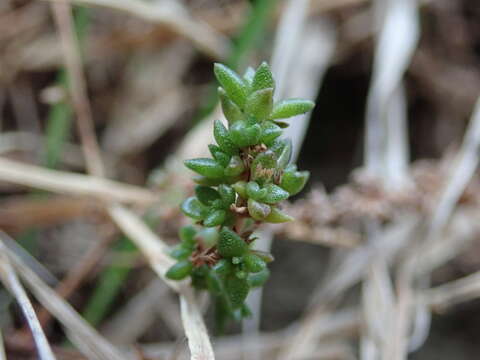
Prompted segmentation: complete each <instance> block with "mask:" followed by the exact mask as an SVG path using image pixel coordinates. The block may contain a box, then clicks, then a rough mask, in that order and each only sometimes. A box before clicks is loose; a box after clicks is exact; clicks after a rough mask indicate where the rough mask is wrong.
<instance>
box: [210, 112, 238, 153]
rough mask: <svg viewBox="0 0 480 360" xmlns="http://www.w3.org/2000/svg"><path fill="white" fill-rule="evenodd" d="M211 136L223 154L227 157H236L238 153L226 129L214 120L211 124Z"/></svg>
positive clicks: (218, 121)
mask: <svg viewBox="0 0 480 360" xmlns="http://www.w3.org/2000/svg"><path fill="white" fill-rule="evenodd" d="M213 136H214V137H215V141H216V142H217V144H218V146H220V148H221V149H222V151H223V152H225V153H227V154H228V155H236V154H237V153H238V147H237V146H236V145H235V144H234V143H233V142H232V139H231V138H230V134H229V133H228V130H227V128H226V127H225V126H224V125H223V124H222V122H221V121H220V120H215V122H214V123H213Z"/></svg>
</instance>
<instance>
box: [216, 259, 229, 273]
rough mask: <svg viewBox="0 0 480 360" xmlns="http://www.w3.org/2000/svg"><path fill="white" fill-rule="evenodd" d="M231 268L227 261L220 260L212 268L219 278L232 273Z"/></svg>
mask: <svg viewBox="0 0 480 360" xmlns="http://www.w3.org/2000/svg"><path fill="white" fill-rule="evenodd" d="M232 269H233V266H232V263H231V262H230V261H228V260H227V259H220V260H219V261H218V262H217V263H216V264H215V265H214V266H213V268H212V270H213V271H215V272H216V273H217V274H219V275H220V276H226V275H229V274H230V273H231V272H232Z"/></svg>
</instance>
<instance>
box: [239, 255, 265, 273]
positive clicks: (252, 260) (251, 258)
mask: <svg viewBox="0 0 480 360" xmlns="http://www.w3.org/2000/svg"><path fill="white" fill-rule="evenodd" d="M243 258H244V263H245V267H246V268H247V270H248V271H249V272H251V273H258V272H260V271H262V270H263V269H265V267H266V266H267V264H266V263H265V261H263V260H262V259H261V258H260V257H258V256H257V255H255V254H246V255H244V256H243Z"/></svg>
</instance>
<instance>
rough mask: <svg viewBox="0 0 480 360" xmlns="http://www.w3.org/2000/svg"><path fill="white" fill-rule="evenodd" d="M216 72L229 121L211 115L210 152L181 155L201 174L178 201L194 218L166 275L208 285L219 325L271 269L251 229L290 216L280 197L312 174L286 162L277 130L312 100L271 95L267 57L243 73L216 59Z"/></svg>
mask: <svg viewBox="0 0 480 360" xmlns="http://www.w3.org/2000/svg"><path fill="white" fill-rule="evenodd" d="M214 72H215V76H216V78H217V80H218V82H219V83H220V85H221V87H219V88H218V93H219V96H220V101H221V104H222V109H223V113H224V114H225V117H226V119H227V121H228V128H227V127H225V126H224V125H223V123H222V122H221V121H219V120H217V121H215V123H214V126H213V134H214V137H215V141H216V143H217V144H216V145H215V144H211V145H209V150H210V153H211V155H212V158H198V159H191V160H186V161H185V166H186V167H187V168H189V169H191V170H193V171H194V172H196V173H197V174H198V176H196V177H195V178H194V181H195V182H196V183H197V186H196V187H195V196H192V197H190V198H188V199H186V200H185V201H184V202H183V203H182V205H181V209H182V211H183V213H184V214H185V215H187V216H189V217H190V218H192V219H193V220H194V223H195V224H194V225H190V226H186V227H183V228H181V229H180V239H181V243H180V244H178V245H177V246H176V247H175V248H174V249H173V250H172V252H171V256H172V257H173V258H175V259H176V260H178V261H177V263H176V264H175V265H173V266H172V267H171V268H170V269H169V270H168V272H167V274H166V276H167V277H168V278H170V279H172V280H182V279H184V278H186V277H188V276H190V277H191V280H192V285H193V286H194V287H195V288H198V289H206V290H208V291H209V292H210V293H211V295H212V296H213V298H214V299H215V300H216V301H215V302H216V318H217V324H218V325H219V326H220V327H223V325H224V324H225V322H226V321H227V320H228V319H235V320H240V319H241V318H243V317H245V316H248V314H249V310H248V308H247V307H246V305H245V303H244V301H245V299H246V297H247V295H248V292H249V290H250V289H251V288H254V287H258V286H262V285H263V283H264V282H265V281H266V280H267V278H268V276H269V270H268V268H267V263H268V262H270V261H272V260H273V258H272V256H271V255H270V254H269V253H264V252H261V251H257V250H255V249H254V248H253V246H252V245H253V243H254V241H255V236H254V230H255V229H256V228H257V227H258V226H259V225H261V224H262V223H283V222H287V221H291V220H293V218H292V217H290V216H289V215H287V214H285V213H284V212H283V211H282V210H281V208H280V205H279V204H280V203H281V202H282V201H283V200H286V199H288V197H289V196H292V195H295V194H297V193H298V192H299V191H300V190H302V188H303V187H304V185H305V183H306V182H307V180H308V177H309V173H308V172H307V171H297V167H296V166H295V165H293V164H289V161H290V157H291V154H292V144H291V141H290V140H289V139H281V138H280V136H281V135H282V129H283V128H285V127H287V126H288V124H287V123H286V122H283V121H280V119H285V118H289V117H292V116H295V115H299V114H303V113H305V112H307V111H309V110H311V109H312V108H313V106H314V103H313V102H312V101H309V100H302V99H288V100H282V101H278V102H275V103H274V101H273V95H274V90H275V81H274V79H273V76H272V73H271V71H270V68H269V66H268V65H267V63H262V64H261V65H260V66H259V67H258V69H257V70H254V69H252V68H249V69H248V70H247V72H246V73H245V75H244V76H243V77H240V76H239V75H238V74H236V73H235V72H234V71H233V70H231V69H229V68H228V67H226V66H224V65H221V64H215V67H214Z"/></svg>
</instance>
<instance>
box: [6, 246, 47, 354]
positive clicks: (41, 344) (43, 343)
mask: <svg viewBox="0 0 480 360" xmlns="http://www.w3.org/2000/svg"><path fill="white" fill-rule="evenodd" d="M7 251H8V249H7V248H6V247H5V245H3V242H0V278H1V279H2V282H3V284H4V285H5V287H6V288H7V289H9V291H10V292H11V294H12V295H13V297H15V299H16V301H17V302H18V304H19V305H20V308H21V309H22V312H23V315H24V316H25V318H26V319H27V323H28V325H29V327H30V329H31V331H32V336H33V339H34V341H35V344H36V346H37V349H38V356H39V358H40V360H55V356H54V355H53V352H52V349H51V348H50V344H49V343H48V340H47V338H46V336H45V334H44V333H43V330H42V326H41V325H40V322H39V321H38V318H37V315H36V314H35V311H34V310H33V306H32V304H31V302H30V300H29V299H28V296H27V293H26V292H25V290H24V288H23V287H22V285H21V284H20V281H19V280H18V278H17V275H16V274H15V271H14V270H13V268H12V266H11V264H10V261H9V259H8V256H7Z"/></svg>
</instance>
